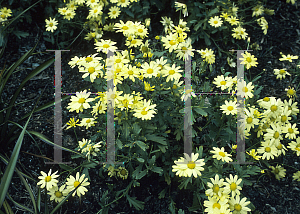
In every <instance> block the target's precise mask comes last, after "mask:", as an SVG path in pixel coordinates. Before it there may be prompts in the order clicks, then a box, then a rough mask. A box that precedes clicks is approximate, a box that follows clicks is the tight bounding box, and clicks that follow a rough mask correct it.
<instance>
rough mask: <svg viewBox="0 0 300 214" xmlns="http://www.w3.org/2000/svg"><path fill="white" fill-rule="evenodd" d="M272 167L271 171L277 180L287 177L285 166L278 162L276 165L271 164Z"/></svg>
mask: <svg viewBox="0 0 300 214" xmlns="http://www.w3.org/2000/svg"><path fill="white" fill-rule="evenodd" d="M270 168H272V171H271V172H272V173H274V175H275V178H276V179H277V180H280V178H284V177H285V171H286V169H285V168H283V167H282V166H278V164H277V166H276V167H273V166H270Z"/></svg>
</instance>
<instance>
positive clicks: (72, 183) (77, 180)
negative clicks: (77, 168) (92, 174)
mask: <svg viewBox="0 0 300 214" xmlns="http://www.w3.org/2000/svg"><path fill="white" fill-rule="evenodd" d="M87 180H88V178H85V174H82V175H81V176H80V174H79V172H77V173H76V177H73V176H72V175H70V177H69V178H67V182H66V184H67V190H68V191H69V192H71V191H73V190H74V189H75V188H76V187H77V186H78V185H80V186H79V187H78V188H77V189H76V191H75V192H74V193H73V194H72V196H75V194H76V193H77V195H78V196H79V197H81V195H85V192H87V191H88V190H87V188H85V186H88V185H90V182H88V181H87Z"/></svg>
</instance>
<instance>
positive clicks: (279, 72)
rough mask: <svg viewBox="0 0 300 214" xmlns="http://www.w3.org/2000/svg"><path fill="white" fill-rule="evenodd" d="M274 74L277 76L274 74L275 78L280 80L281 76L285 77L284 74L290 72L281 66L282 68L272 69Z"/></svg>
mask: <svg viewBox="0 0 300 214" xmlns="http://www.w3.org/2000/svg"><path fill="white" fill-rule="evenodd" d="M274 74H275V75H277V76H276V79H280V80H282V78H283V79H285V76H286V75H290V73H289V72H287V71H286V70H285V68H282V69H274Z"/></svg>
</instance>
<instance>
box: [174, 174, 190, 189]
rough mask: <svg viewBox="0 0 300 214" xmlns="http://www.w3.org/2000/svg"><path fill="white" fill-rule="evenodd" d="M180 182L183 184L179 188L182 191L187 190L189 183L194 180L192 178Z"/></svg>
mask: <svg viewBox="0 0 300 214" xmlns="http://www.w3.org/2000/svg"><path fill="white" fill-rule="evenodd" d="M180 182H181V184H179V186H178V187H179V189H182V188H184V189H186V187H187V185H188V184H189V183H192V182H193V180H192V177H188V178H183V179H182V180H181V181H180Z"/></svg>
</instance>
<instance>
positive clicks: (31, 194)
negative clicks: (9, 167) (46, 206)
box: [16, 169, 38, 213]
mask: <svg viewBox="0 0 300 214" xmlns="http://www.w3.org/2000/svg"><path fill="white" fill-rule="evenodd" d="M16 173H17V174H18V176H19V178H20V179H21V181H22V183H23V184H24V186H25V188H26V190H27V192H28V193H29V196H30V199H31V201H32V204H33V208H34V211H35V213H38V209H37V202H36V201H35V198H34V195H33V192H32V190H31V188H30V187H29V184H28V183H27V182H26V180H25V179H24V177H23V176H22V174H21V173H20V171H19V170H18V169H16Z"/></svg>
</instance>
